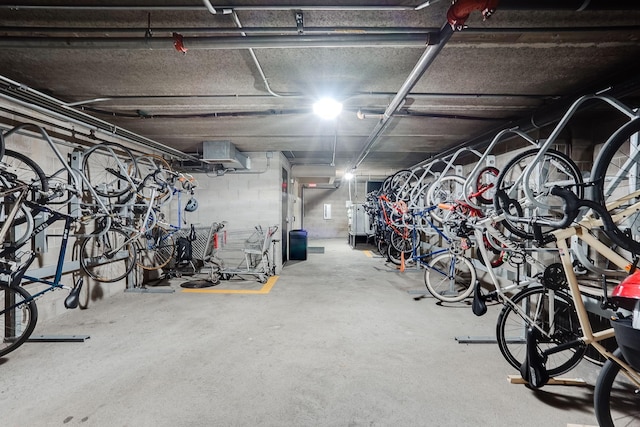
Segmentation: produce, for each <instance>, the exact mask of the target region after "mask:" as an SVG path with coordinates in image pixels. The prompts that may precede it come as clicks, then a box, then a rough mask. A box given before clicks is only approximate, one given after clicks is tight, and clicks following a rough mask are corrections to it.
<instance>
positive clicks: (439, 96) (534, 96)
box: [66, 91, 560, 119]
mask: <svg viewBox="0 0 640 427" xmlns="http://www.w3.org/2000/svg"><path fill="white" fill-rule="evenodd" d="M395 94H396V92H374V91H371V92H353V93H351V94H346V95H345V97H344V99H353V98H369V97H380V98H389V97H392V96H395ZM272 97H273V96H272V95H264V94H260V95H255V94H246V95H240V94H230V95H111V96H101V97H99V98H91V99H85V100H82V101H76V102H69V103H67V104H66V105H67V106H68V107H75V106H80V105H88V104H96V103H99V102H109V101H119V100H123V101H127V100H132V101H135V100H143V99H144V100H146V99H158V100H160V99H170V100H180V99H202V100H206V99H212V100H214V99H239V98H250V99H264V98H272ZM287 97H288V98H291V97H293V95H288V96H287ZM300 97H302V96H300ZM411 98H434V99H435V98H437V99H443V98H451V99H467V98H473V99H476V100H477V99H502V98H524V99H542V100H546V99H558V98H560V95H556V94H548V95H538V94H526V93H450V92H442V93H436V92H412V93H411ZM361 114H362V115H363V116H362V117H358V118H362V119H364V118H368V119H370V118H372V115H371V113H365V112H362V111H361ZM374 116H375V117H376V118H378V119H379V118H382V114H374Z"/></svg>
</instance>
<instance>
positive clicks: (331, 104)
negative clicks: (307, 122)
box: [313, 98, 342, 120]
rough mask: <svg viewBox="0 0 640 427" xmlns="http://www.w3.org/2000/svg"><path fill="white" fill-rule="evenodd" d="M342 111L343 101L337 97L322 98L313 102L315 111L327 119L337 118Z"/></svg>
mask: <svg viewBox="0 0 640 427" xmlns="http://www.w3.org/2000/svg"><path fill="white" fill-rule="evenodd" d="M341 111H342V103H340V102H338V101H336V100H335V99H331V98H322V99H320V100H318V101H317V102H316V103H315V104H313V112H314V113H315V114H317V115H318V116H320V117H321V118H323V119H326V120H330V119H335V118H336V117H338V114H340V112H341Z"/></svg>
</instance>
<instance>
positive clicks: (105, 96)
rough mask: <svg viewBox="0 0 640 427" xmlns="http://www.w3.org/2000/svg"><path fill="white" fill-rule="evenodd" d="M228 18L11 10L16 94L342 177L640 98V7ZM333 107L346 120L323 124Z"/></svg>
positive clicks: (286, 6)
mask: <svg viewBox="0 0 640 427" xmlns="http://www.w3.org/2000/svg"><path fill="white" fill-rule="evenodd" d="M459 1H465V0H459ZM211 3H213V8H214V10H213V11H215V12H216V13H215V14H214V13H212V10H210V8H209V7H208V6H209V4H210V3H208V2H207V1H204V2H200V1H197V0H193V1H191V2H167V1H142V0H141V1H137V2H132V1H118V2H98V1H88V0H87V1H84V2H82V3H81V4H77V2H72V1H66V2H65V1H55V2H54V1H47V2H45V1H20V2H14V3H13V4H10V5H0V22H2V27H1V28H0V75H1V76H4V78H3V79H2V80H0V95H1V96H3V97H14V96H23V97H24V91H21V90H16V85H15V83H20V84H22V85H24V87H28V88H31V89H33V90H34V91H37V92H38V93H44V94H47V95H49V96H51V97H53V98H55V99H57V100H60V101H61V102H62V103H63V104H64V106H63V107H64V109H65V111H69V110H72V111H78V112H82V113H87V114H90V115H92V116H95V117H96V118H99V119H101V120H104V121H108V122H110V123H113V124H115V125H118V126H120V127H122V128H124V129H127V130H129V131H131V132H133V133H135V134H138V135H140V136H142V137H144V138H147V139H149V140H152V141H155V142H157V143H158V144H160V145H161V146H166V147H170V149H171V150H176V151H177V152H184V153H189V154H194V155H195V156H198V155H199V154H201V153H202V147H203V141H215V140H227V141H231V142H232V143H233V144H234V145H235V147H236V148H237V149H238V150H239V151H241V152H250V151H279V152H283V153H284V155H285V156H287V157H288V158H289V159H290V160H291V162H292V163H293V164H304V165H310V164H313V165H328V164H335V166H336V168H337V175H338V179H339V178H340V177H341V175H342V174H343V172H344V171H346V170H348V169H351V168H353V167H356V166H357V169H356V170H357V173H358V174H360V175H366V176H372V177H383V176H386V175H388V174H390V173H392V172H394V171H396V170H399V169H403V168H408V167H411V166H414V165H416V164H418V163H420V162H422V161H424V160H425V159H428V158H430V157H431V156H435V155H440V154H442V153H447V152H450V151H451V150H453V149H454V148H455V147H461V146H465V145H473V146H481V145H482V143H486V142H487V140H488V139H489V138H490V137H491V136H493V134H495V133H496V132H497V131H498V130H500V129H503V128H505V127H507V126H513V125H514V124H523V125H525V126H526V125H528V126H530V127H531V122H532V116H533V115H534V113H535V114H536V119H535V120H534V122H536V123H538V124H539V123H541V120H542V117H543V116H544V117H545V120H551V119H553V118H554V117H555V116H557V114H558V112H560V111H562V108H563V106H566V101H567V100H573V99H575V98H576V97H577V96H579V95H581V94H584V93H589V92H592V91H595V90H600V89H604V88H607V87H611V89H610V90H611V92H612V93H613V94H614V95H616V96H619V97H621V98H624V99H626V100H628V102H635V101H634V100H635V99H636V97H637V95H638V94H640V73H639V71H640V25H638V23H640V4H638V3H640V2H637V1H635V2H634V1H602V0H601V1H595V0H592V1H583V0H580V1H561V0H557V1H513V0H512V1H509V0H502V1H501V2H500V3H499V5H498V8H497V11H496V12H495V14H494V15H493V16H492V17H491V18H490V19H488V20H486V21H483V19H482V16H481V14H480V12H479V11H473V12H472V13H471V15H470V17H469V19H468V20H467V22H466V24H467V25H468V28H466V29H463V30H462V31H456V32H453V31H451V29H450V26H448V24H447V21H446V14H447V10H448V9H449V8H450V6H451V2H449V1H437V0H435V1H431V2H425V3H422V2H419V1H418V2H412V1H375V0H369V1H358V0H353V1H351V2H344V1H334V2H324V3H322V6H318V4H319V3H318V2H311V1H298V2H295V1H279V2H271V1H235V2H229V3H222V2H216V1H212V2H211ZM100 4H101V5H102V6H98V5H100ZM296 15H297V16H298V18H300V17H301V18H302V24H301V25H297V23H296ZM299 20H300V19H299ZM240 26H242V28H243V30H239V27H240ZM174 33H175V34H176V35H174ZM180 37H182V45H181V44H180V41H179V38H180ZM181 46H183V47H184V48H185V49H186V52H180V51H179V48H180V47H181ZM419 64H420V65H421V66H418V65H419ZM24 87H23V88H24ZM405 92H406V94H405ZM398 93H400V95H399V96H397V94H398ZM327 94H331V95H333V96H335V97H336V98H338V99H340V100H342V102H343V104H344V110H343V112H342V113H341V114H340V116H339V117H338V118H337V119H335V120H333V121H323V120H322V119H319V118H317V117H316V116H314V115H313V113H312V104H313V102H314V101H315V100H316V99H317V98H318V97H320V96H324V95H327ZM25 99H27V102H33V103H42V102H43V101H42V99H41V98H38V97H35V98H34V97H27V98H25ZM396 107H397V108H396ZM385 111H386V113H387V116H388V117H386V116H384V115H383V114H384V113H385ZM171 150H169V151H171ZM172 154H176V152H172Z"/></svg>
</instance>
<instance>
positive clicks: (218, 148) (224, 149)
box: [202, 141, 251, 169]
mask: <svg viewBox="0 0 640 427" xmlns="http://www.w3.org/2000/svg"><path fill="white" fill-rule="evenodd" d="M202 161H203V162H205V163H214V164H222V165H223V166H225V167H226V168H233V169H251V159H250V158H249V157H247V156H245V155H243V154H242V153H241V152H239V151H238V150H237V149H236V146H235V145H233V144H232V143H231V141H204V142H203V143H202Z"/></svg>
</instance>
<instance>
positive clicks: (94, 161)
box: [82, 142, 137, 198]
mask: <svg viewBox="0 0 640 427" xmlns="http://www.w3.org/2000/svg"><path fill="white" fill-rule="evenodd" d="M112 152H113V153H115V154H116V155H119V156H121V158H118V159H116V158H114V156H113V154H112ZM135 164H136V163H135V158H134V157H133V154H132V153H131V150H129V149H128V148H127V147H125V146H123V145H121V144H118V143H115V142H103V143H101V144H98V145H94V146H93V147H91V148H89V149H88V150H87V151H85V152H84V156H83V159H82V172H83V173H84V175H85V176H86V178H87V180H88V181H89V182H90V183H91V187H92V188H93V190H94V191H95V192H96V194H98V195H99V196H102V197H107V198H112V197H121V196H122V195H124V194H126V193H128V192H135V189H133V188H132V187H131V183H130V182H129V177H130V176H135V174H136V173H137V168H136V166H135ZM131 165H133V166H131ZM121 166H123V167H124V169H122V167H121Z"/></svg>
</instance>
